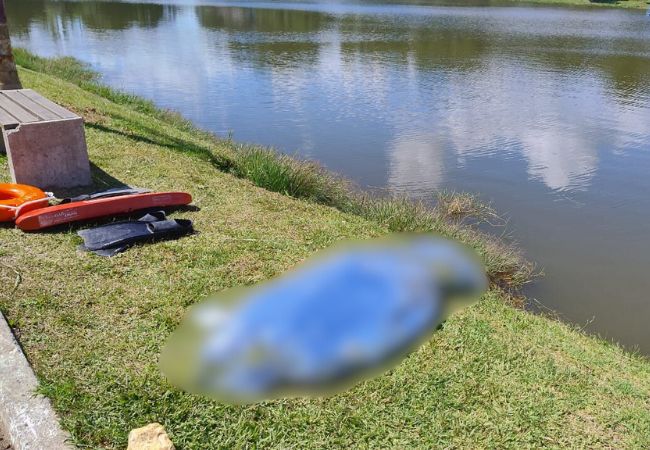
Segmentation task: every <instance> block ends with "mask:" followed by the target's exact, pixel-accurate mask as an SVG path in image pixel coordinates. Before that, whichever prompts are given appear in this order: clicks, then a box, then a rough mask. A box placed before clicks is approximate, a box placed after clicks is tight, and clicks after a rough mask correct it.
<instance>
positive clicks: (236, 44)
mask: <svg viewBox="0 0 650 450" xmlns="http://www.w3.org/2000/svg"><path fill="white" fill-rule="evenodd" d="M489 3H490V2H489V1H485V2H474V3H473V4H470V3H463V6H458V5H459V3H458V2H456V6H444V5H442V4H436V5H435V6H433V5H432V4H431V3H429V5H428V6H427V5H426V2H419V3H417V2H415V3H411V4H400V5H397V4H391V3H382V2H363V1H360V2H341V1H336V2H322V1H318V0H317V1H313V2H304V3H298V2H246V3H244V2H237V3H235V2H210V1H182V0H180V1H163V2H161V1H151V2H139V3H133V2H115V1H85V2H71V1H46V0H7V9H8V14H9V21H10V27H11V31H12V34H13V36H14V45H17V46H23V47H26V48H28V49H30V50H32V51H34V52H36V53H38V54H42V55H48V56H51V55H72V56H75V57H77V58H79V59H81V60H83V61H86V62H88V63H90V64H91V65H92V67H94V68H95V69H97V70H98V71H100V72H101V73H102V74H103V75H104V80H105V81H106V82H107V83H109V84H110V85H112V86H115V87H118V88H121V89H125V90H127V91H131V92H134V93H137V94H140V95H143V96H145V97H148V98H150V99H153V100H155V101H156V103H157V104H159V105H161V106H163V107H167V108H172V109H175V110H178V111H180V112H182V113H183V114H184V115H185V116H186V117H187V118H189V119H191V120H193V121H194V122H195V123H197V124H198V125H200V126H201V127H204V128H207V129H210V130H213V131H215V132H217V133H219V134H221V135H226V134H228V133H229V132H232V134H233V137H234V138H235V139H236V140H241V141H248V142H254V143H260V144H266V145H272V146H274V147H276V148H278V149H279V150H281V151H284V152H287V153H290V154H297V155H301V156H304V157H308V158H313V159H316V160H318V161H321V162H322V163H323V164H324V165H325V166H327V167H328V168H330V169H332V170H334V171H337V172H340V173H343V174H345V175H347V176H348V177H350V178H352V179H354V180H355V181H356V182H357V183H358V184H360V185H362V186H366V187H373V188H385V189H386V190H388V191H390V192H394V193H401V194H407V195H410V196H413V197H417V198H421V199H425V200H426V199H429V198H432V193H434V192H435V191H437V190H439V189H446V188H450V189H457V190H463V191H469V192H473V193H477V194H479V195H480V197H481V198H483V199H484V200H487V201H490V202H492V203H493V205H494V207H495V208H496V209H497V210H498V211H500V212H501V213H504V214H506V215H507V216H508V217H509V219H510V221H509V224H508V228H507V230H508V232H509V233H510V234H511V235H512V237H513V238H514V239H516V240H517V241H518V242H519V243H520V244H521V246H522V247H523V248H524V250H525V252H526V254H527V256H528V257H529V258H530V259H531V260H534V261H536V262H537V263H538V264H539V266H540V267H541V268H543V269H544V272H545V273H546V276H545V278H544V279H542V280H540V281H538V282H536V283H535V284H534V285H533V286H531V287H530V288H529V289H528V292H527V294H528V295H529V296H530V297H531V298H533V299H536V300H537V301H538V302H539V303H540V304H541V305H543V306H544V307H545V308H550V309H552V310H555V311H557V312H558V313H559V315H560V317H562V318H564V319H565V320H568V321H572V322H575V323H578V324H580V325H584V326H585V327H586V328H587V329H588V330H590V331H592V332H595V333H598V334H600V335H602V336H604V337H607V338H610V339H613V340H616V341H619V342H621V343H623V344H625V345H627V346H628V347H630V348H636V349H640V350H641V351H642V352H644V353H646V354H648V353H650V326H649V322H650V294H649V293H650V274H649V273H648V272H649V271H650V17H649V16H647V15H646V13H645V12H644V11H622V10H609V9H560V8H542V7H500V6H490V7H485V5H487V4H489Z"/></svg>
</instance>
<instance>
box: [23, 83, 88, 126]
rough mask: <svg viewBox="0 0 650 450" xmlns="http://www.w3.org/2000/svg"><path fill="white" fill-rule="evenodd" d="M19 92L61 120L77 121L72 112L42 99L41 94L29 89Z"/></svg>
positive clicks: (76, 116)
mask: <svg viewBox="0 0 650 450" xmlns="http://www.w3.org/2000/svg"><path fill="white" fill-rule="evenodd" d="M20 92H22V94H23V95H25V97H27V98H29V99H31V100H33V101H34V102H36V103H38V104H39V105H41V106H43V107H44V108H47V109H49V110H50V111H52V112H53V113H55V114H57V115H58V116H59V117H61V118H62V119H77V118H79V116H78V115H76V114H75V113H73V112H72V111H68V110H67V109H65V108H64V107H63V106H59V105H57V104H56V103H54V102H53V101H51V100H48V99H46V98H45V97H43V96H42V95H41V94H39V93H38V92H36V91H32V90H31V89H23V90H21V91H20Z"/></svg>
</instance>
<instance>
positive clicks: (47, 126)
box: [0, 89, 91, 189]
mask: <svg viewBox="0 0 650 450" xmlns="http://www.w3.org/2000/svg"><path fill="white" fill-rule="evenodd" d="M0 125H1V126H2V131H3V133H2V134H3V143H4V146H5V149H6V152H7V156H8V159H9V170H10V172H11V178H12V180H13V181H14V182H15V183H23V184H29V185H32V186H37V187H39V188H42V189H55V188H71V187H77V186H85V185H89V184H90V183H91V176H90V162H89V161H88V151H87V148H86V137H85V134H84V127H83V119H82V118H81V117H79V116H77V115H76V114H74V113H72V112H71V111H68V110H67V109H65V108H63V107H61V106H59V105H57V104H55V103H54V102H51V101H50V100H48V99H46V98H44V97H43V96H41V95H40V94H38V93H36V92H34V91H32V90H30V89H20V90H15V91H0Z"/></svg>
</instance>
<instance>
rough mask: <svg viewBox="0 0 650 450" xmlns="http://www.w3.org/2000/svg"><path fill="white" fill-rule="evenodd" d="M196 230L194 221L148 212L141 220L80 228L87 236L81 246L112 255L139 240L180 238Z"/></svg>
mask: <svg viewBox="0 0 650 450" xmlns="http://www.w3.org/2000/svg"><path fill="white" fill-rule="evenodd" d="M191 232H193V228H192V221H191V220H183V219H174V220H167V216H165V212H164V211H157V212H154V213H149V214H146V215H145V216H143V217H141V218H140V219H138V220H126V221H122V222H114V223H110V224H108V225H102V226H99V227H96V228H90V229H87V230H80V231H78V232H77V234H78V235H79V236H81V237H82V238H83V240H84V243H83V245H81V246H80V248H81V249H82V250H86V251H91V252H94V253H96V254H97V255H100V256H113V255H115V254H117V253H120V252H122V251H124V250H126V249H127V248H128V247H129V246H131V245H133V244H135V243H139V242H150V241H154V240H158V239H171V238H177V237H180V236H183V235H186V234H189V233H191Z"/></svg>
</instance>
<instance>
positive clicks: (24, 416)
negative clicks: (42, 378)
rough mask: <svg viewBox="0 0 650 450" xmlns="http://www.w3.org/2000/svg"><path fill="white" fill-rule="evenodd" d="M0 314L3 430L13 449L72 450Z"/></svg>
mask: <svg viewBox="0 0 650 450" xmlns="http://www.w3.org/2000/svg"><path fill="white" fill-rule="evenodd" d="M37 387H38V381H37V379H36V376H35V375H34V372H33V371H32V368H31V366H30V365H29V363H28V362H27V359H26V358H25V355H24V354H23V352H22V350H21V349H20V346H19V345H18V343H17V342H16V339H15V338H14V335H13V333H12V332H11V329H10V328H9V325H8V324H7V321H6V320H5V318H4V316H3V315H2V313H0V427H1V428H2V429H3V430H4V433H5V436H4V437H5V439H7V440H8V441H9V442H10V443H11V445H12V447H13V449H14V450H44V449H47V450H72V449H74V447H73V446H72V444H70V443H69V442H68V441H69V436H68V435H67V434H66V433H65V432H64V431H63V430H62V429H61V427H60V425H59V422H58V419H57V417H56V414H55V413H54V410H53V409H52V405H51V404H50V401H49V400H48V399H47V398H45V397H43V396H42V395H38V394H36V392H35V391H36V388H37Z"/></svg>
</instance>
